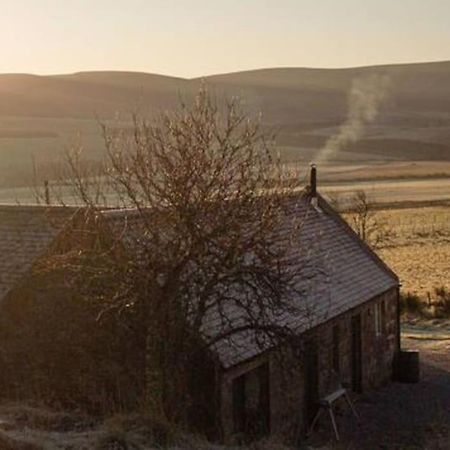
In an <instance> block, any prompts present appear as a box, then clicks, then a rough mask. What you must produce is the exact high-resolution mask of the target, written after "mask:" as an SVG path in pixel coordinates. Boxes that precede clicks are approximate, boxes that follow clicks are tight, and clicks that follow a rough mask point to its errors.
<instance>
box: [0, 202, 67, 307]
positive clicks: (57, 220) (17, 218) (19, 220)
mask: <svg viewBox="0 0 450 450" xmlns="http://www.w3.org/2000/svg"><path fill="white" fill-rule="evenodd" d="M72 214H73V210H72V209H71V208H62V207H44V206H22V205H0V302H1V301H2V300H3V298H4V297H5V296H6V295H7V293H8V292H9V291H10V290H11V289H12V288H13V287H14V286H15V285H16V284H17V283H18V282H19V281H20V279H21V278H22V277H23V276H24V275H25V274H26V273H27V272H28V271H29V270H30V269H31V267H32V266H33V264H34V262H35V261H36V260H37V259H38V258H39V257H41V256H42V255H43V254H44V253H45V251H46V250H47V249H48V247H49V246H50V244H51V243H52V242H53V241H54V239H55V237H56V235H57V234H58V233H59V231H60V230H61V229H62V227H63V226H64V223H66V221H67V220H68V219H69V218H70V216H71V215H72Z"/></svg>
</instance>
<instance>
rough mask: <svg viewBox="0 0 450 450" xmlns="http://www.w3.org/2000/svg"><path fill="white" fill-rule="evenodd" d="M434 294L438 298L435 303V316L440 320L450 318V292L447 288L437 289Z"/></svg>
mask: <svg viewBox="0 0 450 450" xmlns="http://www.w3.org/2000/svg"><path fill="white" fill-rule="evenodd" d="M434 293H435V295H436V297H437V300H436V302H435V306H436V310H435V315H436V317H439V318H448V317H450V290H448V289H447V288H446V287H445V286H441V287H438V288H435V290H434Z"/></svg>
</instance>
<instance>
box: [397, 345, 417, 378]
mask: <svg viewBox="0 0 450 450" xmlns="http://www.w3.org/2000/svg"><path fill="white" fill-rule="evenodd" d="M397 375H398V381H400V382H401V383H418V382H419V381H420V362H419V352H418V351H417V350H400V352H399V353H398V355H397Z"/></svg>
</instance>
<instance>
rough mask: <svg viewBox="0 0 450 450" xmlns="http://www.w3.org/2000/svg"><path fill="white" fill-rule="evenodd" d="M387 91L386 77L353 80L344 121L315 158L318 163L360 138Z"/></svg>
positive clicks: (375, 115) (376, 113)
mask: <svg viewBox="0 0 450 450" xmlns="http://www.w3.org/2000/svg"><path fill="white" fill-rule="evenodd" d="M388 89H389V78H388V77H387V76H386V75H376V74H373V75H369V76H367V77H363V78H355V79H354V80H353V82H352V86H351V89H350V92H349V96H348V113H347V118H346V121H345V123H344V124H343V125H342V126H341V127H340V129H339V131H338V133H337V134H335V135H334V136H332V137H330V138H329V139H328V141H327V142H326V144H325V146H324V147H323V149H322V150H321V151H320V153H319V155H318V157H317V159H318V161H319V162H320V161H322V162H323V161H326V160H328V159H330V158H331V157H332V156H333V155H334V154H335V153H337V152H339V150H341V149H342V148H344V147H345V146H347V145H348V144H350V143H352V142H356V141H357V140H358V139H360V138H361V136H362V135H363V134H364V130H365V128H366V126H367V125H369V124H370V123H372V122H373V121H374V120H375V119H376V118H377V116H378V113H379V109H380V106H381V105H382V103H383V101H384V100H385V98H386V96H387V92H388Z"/></svg>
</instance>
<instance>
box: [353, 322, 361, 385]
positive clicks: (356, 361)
mask: <svg viewBox="0 0 450 450" xmlns="http://www.w3.org/2000/svg"><path fill="white" fill-rule="evenodd" d="M352 389H353V391H354V392H361V391H362V345H361V314H356V315H355V316H353V317H352Z"/></svg>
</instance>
